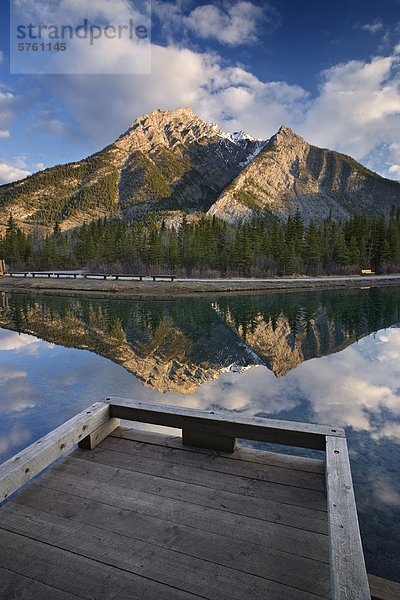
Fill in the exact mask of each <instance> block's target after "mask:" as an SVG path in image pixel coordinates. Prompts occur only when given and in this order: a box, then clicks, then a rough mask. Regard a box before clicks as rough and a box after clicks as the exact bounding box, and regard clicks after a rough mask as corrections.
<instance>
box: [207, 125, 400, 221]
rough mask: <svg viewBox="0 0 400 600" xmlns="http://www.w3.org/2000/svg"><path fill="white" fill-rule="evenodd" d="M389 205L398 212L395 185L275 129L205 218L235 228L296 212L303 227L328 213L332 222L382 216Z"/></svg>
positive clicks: (286, 130) (285, 130) (287, 130)
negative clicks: (356, 216) (259, 218)
mask: <svg viewBox="0 0 400 600" xmlns="http://www.w3.org/2000/svg"><path fill="white" fill-rule="evenodd" d="M392 205H395V206H396V207H398V206H400V184H399V183H397V182H395V181H391V180H389V179H384V178H383V177H380V176H379V175H377V174H376V173H373V172H372V171H369V170H368V169H366V168H365V167H363V166H362V165H361V164H359V163H357V162H356V161H355V160H353V159H352V158H350V157H349V156H345V155H344V154H340V153H338V152H334V151H331V150H325V149H321V148H317V147H316V146H311V145H310V144H308V143H307V142H306V141H305V140H304V139H303V138H301V137H300V136H298V135H296V134H295V133H294V132H293V131H292V130H291V129H290V128H289V127H281V128H280V130H279V131H278V133H276V134H275V135H274V136H273V137H272V138H271V139H270V141H269V142H268V143H267V144H266V145H265V147H264V148H263V150H262V151H261V152H260V153H259V154H258V156H257V157H256V158H255V159H254V160H253V161H252V162H251V163H250V164H249V166H247V167H246V168H245V169H243V171H241V173H240V174H239V175H238V177H237V178H236V179H235V180H234V182H233V183H232V184H231V185H230V186H228V187H227V188H226V189H225V190H224V192H223V193H222V194H221V196H220V198H219V199H218V200H217V202H216V203H215V204H213V206H212V207H211V208H210V209H209V211H208V214H209V215H211V216H213V215H215V216H216V217H219V218H221V219H224V220H226V221H228V222H230V223H232V224H237V223H239V222H243V221H248V220H250V219H251V218H253V217H254V216H258V215H263V214H271V213H272V214H274V215H276V216H277V217H281V218H287V216H288V215H289V214H294V213H295V212H296V210H300V212H301V214H302V216H303V219H304V220H305V222H309V221H310V220H311V219H312V218H313V219H316V220H322V219H324V218H326V217H328V216H329V214H330V213H331V214H332V217H333V218H334V219H337V220H343V219H347V218H348V217H350V216H351V214H354V212H361V211H366V212H367V213H368V214H370V215H371V214H382V213H384V214H388V212H389V211H390V208H391V206H392Z"/></svg>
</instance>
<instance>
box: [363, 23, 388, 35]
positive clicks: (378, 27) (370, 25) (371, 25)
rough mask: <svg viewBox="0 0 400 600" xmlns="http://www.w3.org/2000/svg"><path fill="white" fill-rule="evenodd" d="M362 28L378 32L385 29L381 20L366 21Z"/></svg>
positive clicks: (370, 31)
mask: <svg viewBox="0 0 400 600" xmlns="http://www.w3.org/2000/svg"><path fill="white" fill-rule="evenodd" d="M361 29H363V30H364V31H368V32H369V33H377V32H378V31H380V30H381V29H383V23H382V22H381V21H374V22H373V23H366V24H365V25H362V26H361Z"/></svg>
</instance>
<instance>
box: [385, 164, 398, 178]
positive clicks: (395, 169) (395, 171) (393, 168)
mask: <svg viewBox="0 0 400 600" xmlns="http://www.w3.org/2000/svg"><path fill="white" fill-rule="evenodd" d="M388 171H389V174H390V175H391V176H392V177H394V178H395V179H400V165H391V166H390V167H389V169H388Z"/></svg>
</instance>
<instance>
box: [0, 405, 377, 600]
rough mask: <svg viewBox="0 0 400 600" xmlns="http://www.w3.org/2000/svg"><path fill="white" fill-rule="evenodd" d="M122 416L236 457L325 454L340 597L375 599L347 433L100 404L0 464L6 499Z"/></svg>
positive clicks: (334, 580)
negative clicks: (251, 447) (248, 451)
mask: <svg viewBox="0 0 400 600" xmlns="http://www.w3.org/2000/svg"><path fill="white" fill-rule="evenodd" d="M120 419H124V420H128V421H134V422H136V423H148V424H152V425H162V426H165V427H173V428H177V429H181V430H182V441H183V444H184V445H188V446H195V447H204V448H210V449H213V450H218V451H222V452H234V450H235V445H236V439H237V438H241V439H247V440H255V441H259V442H268V443H270V444H279V445H285V446H295V447H300V448H310V449H313V450H322V451H324V452H325V465H326V491H327V509H328V524H329V552H330V572H331V587H332V600H350V599H351V600H368V599H370V597H371V596H370V591H369V587H368V579H367V573H366V568H365V562H364V554H363V549H362V544H361V537H360V531H359V526H358V518H357V510H356V503H355V497H354V491H353V484H352V478H351V471H350V462H349V456H348V451H347V443H346V437H345V432H344V430H343V429H340V428H335V427H328V426H324V425H313V424H309V423H296V422H293V421H281V420H275V419H265V418H261V417H252V418H241V417H238V416H234V415H231V414H224V413H214V412H212V411H208V412H207V411H200V410H192V409H186V408H180V407H174V406H163V405H149V404H145V403H141V402H135V401H132V400H125V399H122V398H114V397H113V398H109V399H108V400H107V401H106V402H97V403H95V404H93V405H92V406H90V407H89V408H87V409H86V410H84V411H82V412H81V413H79V414H78V415H76V416H75V417H73V418H72V419H70V420H69V421H67V422H66V423H64V424H63V425H61V426H60V427H58V428H57V429H55V430H53V431H52V432H50V433H49V434H47V435H45V436H44V437H43V438H41V439H40V440H38V441H37V442H35V443H33V444H32V445H31V446H29V447H28V448H26V449H25V450H22V451H21V452H19V453H18V454H17V455H15V456H14V457H12V458H10V459H9V460H8V461H6V462H5V463H3V464H2V465H0V501H1V502H4V501H5V500H7V499H8V498H9V497H10V496H11V495H12V494H13V493H14V492H16V491H17V490H18V489H19V488H20V487H22V486H23V485H24V484H25V483H27V482H28V481H29V480H31V479H32V478H33V477H35V476H36V475H38V474H39V473H41V472H42V471H43V470H44V469H45V468H46V467H48V466H49V465H50V464H51V463H53V462H54V461H55V460H57V459H58V458H60V457H61V456H62V455H64V454H66V453H67V452H69V451H70V450H71V449H72V448H73V447H74V446H76V445H77V444H78V445H79V447H81V448H85V449H88V450H90V449H92V448H94V447H95V446H96V445H97V444H99V443H100V442H101V441H102V440H103V439H105V438H106V437H107V436H108V435H109V434H110V433H112V431H113V430H114V429H116V428H117V427H118V426H119V424H120Z"/></svg>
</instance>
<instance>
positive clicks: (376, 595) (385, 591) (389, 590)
mask: <svg viewBox="0 0 400 600" xmlns="http://www.w3.org/2000/svg"><path fill="white" fill-rule="evenodd" d="M368 582H369V587H370V589H371V596H372V600H399V598H400V583H396V582H395V581H388V580H387V579H382V577H376V576H375V575H368Z"/></svg>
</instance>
